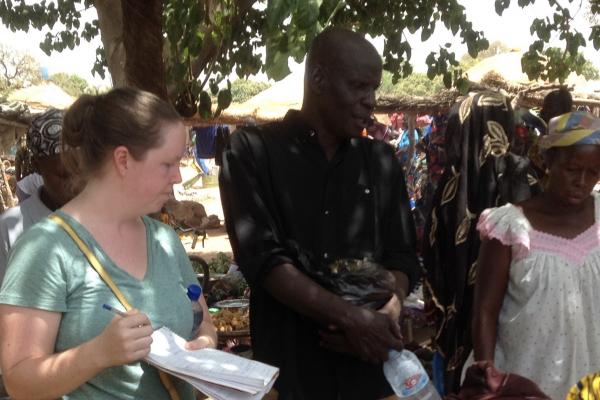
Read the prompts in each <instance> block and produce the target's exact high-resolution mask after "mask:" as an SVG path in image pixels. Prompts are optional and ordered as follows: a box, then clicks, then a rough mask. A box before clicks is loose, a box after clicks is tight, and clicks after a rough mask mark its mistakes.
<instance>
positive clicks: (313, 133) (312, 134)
mask: <svg viewBox="0 0 600 400" xmlns="http://www.w3.org/2000/svg"><path fill="white" fill-rule="evenodd" d="M308 134H309V135H310V137H313V136H315V135H316V134H317V133H316V132H315V131H314V130H313V129H311V130H310V131H308Z"/></svg>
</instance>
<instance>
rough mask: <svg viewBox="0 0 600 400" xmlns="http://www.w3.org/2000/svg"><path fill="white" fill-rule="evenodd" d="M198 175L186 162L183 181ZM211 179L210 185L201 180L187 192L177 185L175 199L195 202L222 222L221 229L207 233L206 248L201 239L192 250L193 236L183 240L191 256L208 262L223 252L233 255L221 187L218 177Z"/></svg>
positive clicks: (183, 167)
mask: <svg viewBox="0 0 600 400" xmlns="http://www.w3.org/2000/svg"><path fill="white" fill-rule="evenodd" d="M215 172H216V171H215ZM196 175H197V171H196V170H195V169H194V168H193V167H192V166H191V164H189V163H186V162H184V163H183V165H182V167H181V177H182V181H183V182H186V181H187V180H189V179H191V178H193V177H194V176H196ZM210 179H211V182H210V183H208V184H207V183H206V182H204V184H205V186H206V187H204V186H203V182H202V180H199V181H198V182H197V183H195V184H194V185H193V186H192V187H191V188H189V189H187V190H185V189H184V188H183V185H181V184H180V185H175V187H174V191H175V197H176V198H177V199H178V200H194V201H197V202H199V203H200V204H202V205H203V206H204V209H205V210H206V213H207V214H208V215H212V214H215V215H217V216H218V217H219V220H220V221H221V227H220V228H218V229H209V230H207V231H206V239H205V241H204V247H203V246H202V240H201V239H200V238H199V239H198V241H197V243H196V246H195V247H194V248H192V243H193V236H192V235H185V236H184V237H183V238H182V240H181V241H182V243H183V245H184V246H185V249H186V250H187V251H188V253H189V254H196V255H199V256H201V257H202V258H204V259H205V260H206V261H210V260H211V259H212V258H213V257H215V255H217V254H218V253H220V252H222V253H225V254H227V255H229V256H231V255H232V253H231V245H230V244H229V237H228V236H227V232H226V231H225V226H224V225H223V224H224V218H223V207H222V206H221V196H220V195H219V187H218V186H217V185H216V175H215V176H214V177H212V178H210Z"/></svg>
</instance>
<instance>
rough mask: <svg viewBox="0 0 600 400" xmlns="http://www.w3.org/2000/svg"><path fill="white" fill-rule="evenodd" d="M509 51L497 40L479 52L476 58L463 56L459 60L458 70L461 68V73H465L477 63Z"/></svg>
mask: <svg viewBox="0 0 600 400" xmlns="http://www.w3.org/2000/svg"><path fill="white" fill-rule="evenodd" d="M509 50H510V48H509V47H508V46H507V45H506V44H505V43H504V42H501V41H498V40H497V41H494V42H492V43H490V46H489V47H488V48H487V49H485V50H483V51H480V52H479V54H477V57H471V56H470V55H468V54H465V55H464V56H463V57H462V58H461V59H460V68H462V70H463V71H467V70H468V69H469V68H471V67H473V66H474V65H475V64H477V63H478V62H479V61H481V60H484V59H486V58H489V57H492V56H495V55H496V54H500V53H505V52H507V51H509Z"/></svg>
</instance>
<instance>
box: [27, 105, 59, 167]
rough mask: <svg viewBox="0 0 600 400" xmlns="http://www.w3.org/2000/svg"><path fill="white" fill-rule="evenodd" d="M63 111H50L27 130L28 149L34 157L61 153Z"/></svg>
mask: <svg viewBox="0 0 600 400" xmlns="http://www.w3.org/2000/svg"><path fill="white" fill-rule="evenodd" d="M62 121H63V116H62V111H60V110H56V109H50V110H48V111H46V112H45V113H43V114H41V115H39V116H37V117H36V118H34V119H33V121H31V125H30V126H29V129H28V130H27V148H28V149H29V151H30V152H31V155H32V156H34V157H47V156H51V155H54V154H58V153H60V133H61V131H62Z"/></svg>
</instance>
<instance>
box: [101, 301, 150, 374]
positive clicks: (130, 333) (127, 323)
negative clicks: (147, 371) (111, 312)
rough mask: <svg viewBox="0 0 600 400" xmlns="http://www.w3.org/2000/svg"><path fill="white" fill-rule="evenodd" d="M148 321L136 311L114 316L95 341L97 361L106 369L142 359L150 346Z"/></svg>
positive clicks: (148, 351)
mask: <svg viewBox="0 0 600 400" xmlns="http://www.w3.org/2000/svg"><path fill="white" fill-rule="evenodd" d="M152 332H153V329H152V326H151V325H150V320H149V319H148V317H147V316H146V314H143V313H141V312H139V311H138V310H135V309H133V310H129V311H128V312H126V313H122V316H121V315H117V316H115V317H114V318H113V319H112V320H111V321H110V323H109V324H108V325H107V326H106V328H104V331H103V332H102V333H101V334H100V335H98V336H97V337H96V338H95V339H94V340H95V341H96V345H97V349H98V356H99V361H100V362H101V363H102V367H104V368H108V367H113V366H117V365H124V364H128V363H131V362H134V361H138V360H141V359H143V358H144V357H146V356H147V355H148V353H150V345H151V344H152V337H151V335H152Z"/></svg>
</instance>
